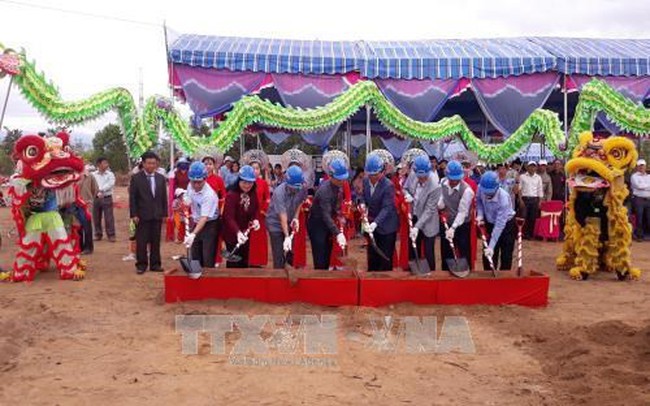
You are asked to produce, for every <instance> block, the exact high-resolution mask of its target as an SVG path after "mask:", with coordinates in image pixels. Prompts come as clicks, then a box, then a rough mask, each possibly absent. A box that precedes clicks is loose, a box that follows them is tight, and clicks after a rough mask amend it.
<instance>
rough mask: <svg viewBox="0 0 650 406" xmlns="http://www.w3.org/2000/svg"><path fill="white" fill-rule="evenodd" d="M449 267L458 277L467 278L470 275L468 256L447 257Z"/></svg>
mask: <svg viewBox="0 0 650 406" xmlns="http://www.w3.org/2000/svg"><path fill="white" fill-rule="evenodd" d="M446 262H447V268H449V272H451V274H452V275H454V276H455V277H457V278H465V277H467V276H468V275H469V273H470V271H469V264H468V263H467V258H458V259H455V258H447V261H446Z"/></svg>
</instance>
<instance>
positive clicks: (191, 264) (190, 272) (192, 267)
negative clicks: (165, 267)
mask: <svg viewBox="0 0 650 406" xmlns="http://www.w3.org/2000/svg"><path fill="white" fill-rule="evenodd" d="M179 262H180V264H181V267H182V268H183V271H185V272H186V273H187V276H188V277H189V278H190V279H198V278H200V277H201V275H202V274H203V267H202V266H201V263H200V262H199V261H197V260H189V259H188V258H186V257H183V258H181V259H180V260H179Z"/></svg>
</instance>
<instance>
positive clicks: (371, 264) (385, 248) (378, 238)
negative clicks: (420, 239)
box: [366, 231, 433, 271]
mask: <svg viewBox="0 0 650 406" xmlns="http://www.w3.org/2000/svg"><path fill="white" fill-rule="evenodd" d="M373 235H374V236H375V242H376V243H377V247H378V248H379V249H380V250H381V251H382V252H383V253H384V254H386V257H388V260H386V259H384V258H382V257H381V256H380V255H379V253H378V252H377V250H375V249H374V248H373V247H371V246H370V245H368V247H367V248H366V249H367V250H368V271H392V270H393V254H395V240H396V239H397V233H396V232H395V233H388V234H379V233H378V232H376V231H375V232H374V233H373ZM431 252H433V250H432V251H431Z"/></svg>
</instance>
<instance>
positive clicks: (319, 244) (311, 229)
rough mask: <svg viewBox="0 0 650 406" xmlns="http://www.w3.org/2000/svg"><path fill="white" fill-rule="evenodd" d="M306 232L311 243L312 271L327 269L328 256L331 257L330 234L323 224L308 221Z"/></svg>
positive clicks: (328, 265) (328, 264) (328, 266)
mask: <svg viewBox="0 0 650 406" xmlns="http://www.w3.org/2000/svg"><path fill="white" fill-rule="evenodd" d="M307 232H308V234H309V241H310V242H311V255H312V258H313V260H314V269H329V268H330V255H332V233H330V230H329V229H328V228H327V226H326V225H325V223H321V222H319V221H309V222H308V223H307ZM334 244H336V242H335V243H334Z"/></svg>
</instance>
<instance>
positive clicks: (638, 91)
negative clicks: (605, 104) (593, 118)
mask: <svg viewBox="0 0 650 406" xmlns="http://www.w3.org/2000/svg"><path fill="white" fill-rule="evenodd" d="M592 78H593V77H592V76H587V75H572V76H571V80H573V82H574V83H575V85H576V86H577V87H578V90H579V91H582V87H583V86H584V85H585V84H587V83H588V82H589V81H590V80H591V79H592ZM598 79H600V80H604V81H605V82H607V84H608V85H610V86H611V87H613V88H614V89H615V90H616V91H617V92H619V93H621V94H623V96H625V97H627V98H629V99H630V100H632V101H633V102H635V103H642V102H643V100H645V99H646V98H647V97H648V95H649V93H650V77H648V76H629V77H620V76H616V77H609V76H608V77H598ZM597 118H598V121H600V122H601V124H602V125H603V126H604V127H605V128H606V129H607V131H609V132H610V133H611V134H618V133H620V132H621V128H620V127H619V126H617V125H616V124H614V123H613V122H612V121H611V120H610V119H608V118H607V115H605V113H598V117H597Z"/></svg>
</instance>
